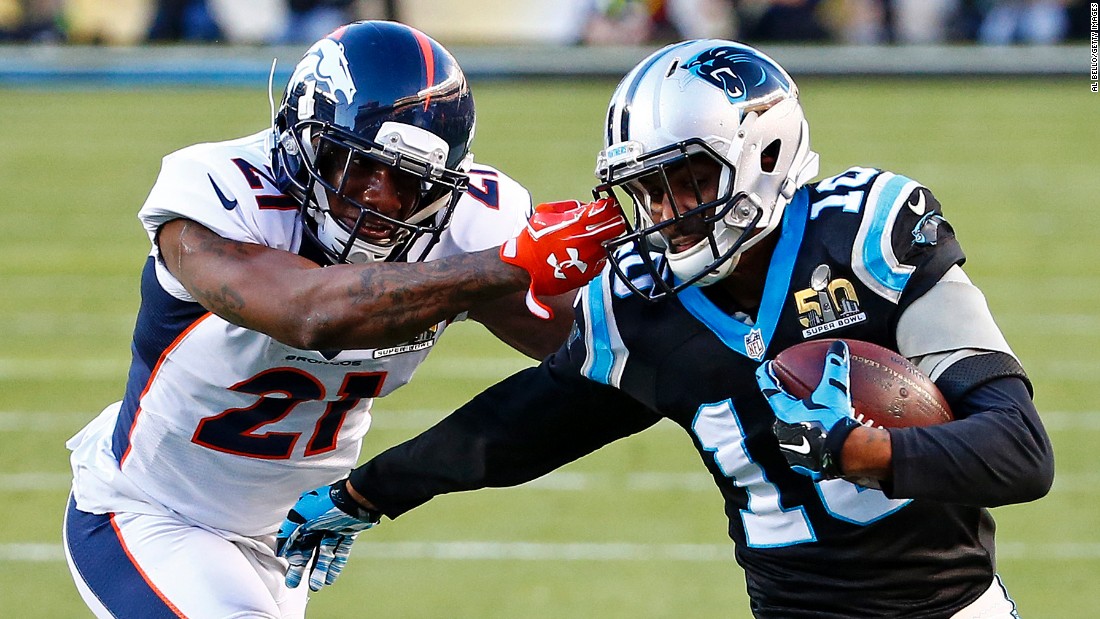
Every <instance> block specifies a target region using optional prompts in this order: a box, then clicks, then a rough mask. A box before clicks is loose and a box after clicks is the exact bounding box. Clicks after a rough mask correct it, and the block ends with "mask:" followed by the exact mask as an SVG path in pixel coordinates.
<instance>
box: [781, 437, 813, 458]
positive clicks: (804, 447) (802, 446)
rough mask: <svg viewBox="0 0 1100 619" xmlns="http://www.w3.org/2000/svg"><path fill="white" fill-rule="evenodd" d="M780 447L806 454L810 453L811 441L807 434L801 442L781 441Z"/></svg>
mask: <svg viewBox="0 0 1100 619" xmlns="http://www.w3.org/2000/svg"><path fill="white" fill-rule="evenodd" d="M779 448H780V449H786V450H787V451H793V452H795V453H797V454H802V455H804V456H808V455H810V441H808V440H806V437H805V436H803V437H802V442H801V443H780V444H779Z"/></svg>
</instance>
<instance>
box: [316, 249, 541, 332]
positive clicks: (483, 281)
mask: <svg viewBox="0 0 1100 619" xmlns="http://www.w3.org/2000/svg"><path fill="white" fill-rule="evenodd" d="M325 271H326V273H325V274H324V277H323V278H318V282H317V283H318V290H316V291H315V292H313V293H311V294H309V295H308V300H307V303H308V310H309V311H308V312H305V313H304V314H302V316H303V318H304V320H303V322H304V323H306V324H305V325H303V327H304V328H303V329H302V331H301V332H300V333H299V334H297V337H299V338H300V341H299V342H298V343H299V344H301V346H299V347H300V348H305V349H310V350H324V349H328V348H353V347H354V348H380V347H384V346H392V345H396V344H400V343H402V342H405V341H408V340H409V339H410V338H412V337H414V336H416V335H417V334H419V333H422V332H423V331H424V330H425V329H427V328H429V327H431V326H432V325H434V324H436V323H438V322H440V321H442V320H447V319H449V318H453V317H454V316H456V315H458V314H460V313H462V312H464V311H466V310H468V309H469V308H470V307H472V306H475V305H478V304H484V303H488V302H492V301H493V300H494V299H498V298H500V297H503V296H505V295H508V294H510V293H515V292H518V291H521V290H523V289H524V288H526V286H527V284H528V281H529V279H528V276H527V274H526V272H525V271H523V269H519V268H517V267H513V266H511V265H508V264H505V263H503V262H501V261H500V259H499V257H498V256H497V250H496V249H495V248H494V249H488V250H485V251H481V252H477V253H473V254H462V255H458V256H452V257H449V258H446V259H443V260H437V261H432V262H423V263H382V264H378V263H375V264H369V265H337V266H332V267H328V268H326V269H325Z"/></svg>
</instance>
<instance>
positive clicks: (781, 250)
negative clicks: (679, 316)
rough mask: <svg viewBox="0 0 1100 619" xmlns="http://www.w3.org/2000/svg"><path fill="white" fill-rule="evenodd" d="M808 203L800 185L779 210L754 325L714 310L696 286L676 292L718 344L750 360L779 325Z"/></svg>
mask: <svg viewBox="0 0 1100 619" xmlns="http://www.w3.org/2000/svg"><path fill="white" fill-rule="evenodd" d="M808 206H809V190H807V189H806V188H805V187H803V188H802V189H800V190H799V191H798V192H797V193H795V195H794V198H793V199H792V200H791V203H790V204H788V205H787V208H786V210H785V211H784V213H783V224H782V226H781V227H780V229H779V231H778V233H779V241H778V242H777V243H776V246H775V251H774V252H773V253H772V259H771V262H770V263H769V265H768V275H767V280H766V281H765V283H764V295H763V298H762V299H761V301H760V311H759V312H758V313H757V320H756V324H754V325H749V324H747V323H745V322H742V321H741V320H738V319H736V318H734V317H732V316H730V315H728V314H726V313H725V312H723V311H722V310H720V309H718V307H717V306H716V305H715V304H714V303H713V302H712V301H711V300H710V299H708V298H707V296H706V295H705V294H703V292H702V290H700V289H699V288H697V287H694V286H693V287H690V288H686V289H684V290H681V291H680V293H679V294H678V295H677V296H678V297H679V299H680V303H681V304H683V306H684V308H685V309H687V311H688V312H689V313H690V314H691V315H692V316H694V317H695V318H696V320H698V321H699V322H701V323H703V325H705V326H706V327H707V328H708V329H710V330H711V331H712V332H713V333H714V334H715V335H716V336H718V339H720V340H722V343H724V344H725V345H726V346H727V347H729V348H731V349H732V350H735V351H737V352H738V353H741V354H742V355H744V356H746V357H749V358H750V359H755V360H757V361H760V360H763V358H764V354H765V352H766V351H767V348H768V344H769V343H771V340H772V336H773V335H774V333H775V328H776V325H778V324H779V315H780V313H782V311H783V301H784V299H785V298H786V296H787V290H788V288H789V287H790V282H791V274H792V272H793V271H794V263H795V259H796V258H797V257H798V250H799V248H800V247H801V246H802V237H803V234H804V233H805V231H806V220H807V217H808V215H809V209H808Z"/></svg>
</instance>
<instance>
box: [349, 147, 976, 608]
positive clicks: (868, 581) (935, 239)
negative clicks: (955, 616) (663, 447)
mask: <svg viewBox="0 0 1100 619" xmlns="http://www.w3.org/2000/svg"><path fill="white" fill-rule="evenodd" d="M775 234H778V235H779V237H778V240H777V245H776V247H775V251H774V254H773V257H772V259H771V263H770V267H769V270H768V275H767V281H766V283H765V285H764V291H763V299H762V302H761V305H760V307H759V309H758V311H757V313H756V316H755V319H754V320H752V319H749V318H748V317H746V316H740V317H731V316H730V315H728V314H726V313H725V312H723V311H721V310H719V309H718V308H717V307H716V306H715V305H714V304H713V303H712V302H711V301H710V299H709V298H708V297H707V295H705V294H704V293H703V291H702V290H701V289H700V288H688V289H686V290H684V291H682V292H680V293H679V294H678V295H676V296H674V297H670V298H667V299H665V300H663V301H661V302H657V303H653V302H647V301H645V300H643V299H642V298H640V296H639V295H637V294H634V293H633V292H632V291H631V288H630V287H629V286H627V285H626V284H625V283H624V282H623V281H621V280H618V279H616V278H615V277H613V276H612V275H611V272H610V271H607V270H605V272H604V273H603V274H602V275H601V276H599V277H598V278H596V279H595V280H593V281H592V282H591V283H590V284H589V285H588V286H587V287H586V288H584V289H583V290H582V291H581V294H580V296H579V298H578V303H577V328H576V329H575V331H574V334H573V336H572V337H571V339H570V341H569V342H568V343H567V344H566V345H565V346H564V347H563V348H562V349H561V350H560V351H559V352H558V353H556V354H555V355H553V356H551V357H550V358H549V359H547V360H546V361H545V362H544V363H543V364H542V365H541V366H540V367H538V368H532V369H530V370H527V371H524V372H521V373H519V374H517V375H515V376H513V377H511V378H508V379H506V380H504V381H503V382H501V383H499V384H498V385H496V386H494V387H492V388H490V389H489V390H487V391H486V392H485V393H483V394H482V395H480V396H479V397H477V398H475V399H474V400H473V401H472V402H471V403H469V404H467V405H466V406H464V407H463V408H462V409H460V410H459V411H457V412H456V413H455V414H454V415H452V416H451V417H449V418H448V419H446V420H444V421H443V422H441V424H440V425H439V426H437V427H436V428H433V429H432V430H430V431H429V432H427V433H425V434H423V435H421V436H420V437H418V438H417V439H414V440H413V441H410V442H409V443H406V444H405V445H401V446H398V447H396V448H394V449H392V450H390V451H389V452H386V453H384V454H382V455H381V456H379V457H378V458H376V459H374V460H373V461H371V462H370V463H368V464H367V465H365V466H364V467H362V468H360V469H359V470H357V471H355V472H354V473H353V475H352V483H353V485H354V486H355V487H356V488H357V489H359V490H360V491H361V492H362V493H363V494H364V495H366V496H367V498H368V499H370V500H371V501H372V502H373V503H374V504H375V505H376V506H378V507H380V508H381V509H382V511H383V512H384V513H385V514H387V515H389V516H391V517H394V516H396V515H398V514H400V513H402V512H404V511H406V510H407V509H411V508H412V507H415V506H416V505H418V504H420V503H422V502H424V501H426V500H428V499H429V498H431V497H432V496H434V495H437V494H441V493H443V492H451V491H455V490H465V489H472V488H479V487H485V486H507V485H514V484H517V483H521V482H524V481H527V480H530V479H533V478H535V477H537V476H539V475H541V474H544V473H546V472H548V471H550V470H552V469H554V468H556V467H558V466H560V465H562V464H564V463H566V462H569V461H571V460H574V459H576V458H579V457H581V456H583V455H584V454H586V453H589V452H591V451H592V450H594V449H597V448H598V447H600V446H602V445H604V444H607V443H609V442H611V441H613V440H616V439H618V438H621V437H623V436H626V435H629V434H632V433H634V432H638V431H640V430H642V429H645V428H647V427H649V426H651V425H653V424H654V423H656V422H657V421H658V420H659V419H661V418H667V419H670V420H672V421H673V422H675V423H676V424H678V425H679V426H680V427H682V428H683V429H684V430H685V431H686V432H687V433H688V434H689V435H690V436H691V438H692V440H693V441H694V444H695V446H696V448H697V450H698V452H699V455H700V456H701V458H702V461H703V463H704V464H705V466H706V467H707V469H708V470H709V471H710V473H711V474H712V475H713V478H714V481H715V483H716V485H717V486H718V488H719V490H720V491H721V493H722V495H723V497H724V499H725V511H726V514H727V516H728V518H729V534H730V537H731V538H732V539H733V540H734V542H735V545H736V556H737V560H738V562H739V563H740V565H741V566H742V567H743V568H744V570H745V574H746V580H747V584H748V592H749V594H750V597H751V599H752V604H753V612H754V613H755V614H757V615H758V616H762V617H772V616H774V617H801V616H804V617H811V616H812V617H834V616H835V617H842V616H843V617H853V616H858V617H872V616H901V615H904V616H907V617H946V616H949V615H950V614H951V613H953V612H954V611H956V610H958V609H959V608H961V607H962V606H965V605H966V604H967V603H969V602H971V601H973V600H974V599H975V598H977V597H978V596H979V595H980V594H981V593H982V592H983V591H984V590H985V589H986V588H987V587H989V585H990V582H991V581H992V579H993V575H994V569H995V568H994V558H993V548H992V538H993V523H992V520H991V518H990V517H989V514H988V512H987V511H986V510H984V509H982V508H980V507H970V506H964V505H961V504H953V503H948V502H941V501H931V500H922V499H897V498H890V496H888V495H887V494H885V493H884V492H883V491H880V490H877V489H871V488H866V487H862V486H858V485H856V484H853V483H851V482H849V481H846V480H843V479H836V480H828V481H822V482H818V483H814V482H813V481H811V480H810V479H809V478H808V477H806V476H803V475H799V474H797V473H795V472H793V471H792V470H791V468H790V466H789V465H788V464H787V461H786V460H785V458H784V457H783V455H782V453H781V452H780V450H779V447H778V443H777V442H776V439H775V436H774V434H773V433H772V430H771V427H772V423H773V421H774V415H773V413H772V410H771V409H770V408H769V406H768V404H767V402H766V401H765V399H764V397H763V396H762V394H761V392H760V389H759V387H758V385H757V383H756V379H755V371H756V369H757V367H758V366H759V365H760V364H761V363H762V362H763V361H764V360H766V359H769V358H773V357H774V356H775V355H776V354H777V353H778V352H779V351H781V350H783V349H785V348H787V347H789V346H791V345H793V344H796V343H798V342H802V341H805V340H810V339H815V338H826V337H845V338H852V339H859V340H866V341H869V342H874V343H877V344H880V345H882V346H886V347H888V348H894V349H895V350H896V348H897V343H896V341H895V328H896V326H897V321H898V318H899V315H900V314H901V312H902V311H903V310H904V309H905V308H906V307H907V305H908V303H910V302H911V301H912V300H915V299H916V298H918V297H919V296H920V295H921V294H923V293H924V292H926V291H927V290H928V289H929V288H930V287H931V286H933V285H934V284H935V283H936V282H937V281H939V280H940V278H941V277H942V276H943V275H944V274H945V273H946V272H947V270H948V269H950V268H951V267H952V266H953V265H957V264H961V263H962V261H963V259H964V256H963V252H962V250H961V249H960V247H959V244H958V243H957V242H956V239H955V237H954V234H953V232H952V230H951V227H950V226H949V225H948V224H947V222H946V221H945V220H944V219H943V217H942V215H941V213H940V208H939V204H938V203H937V202H936V200H935V198H934V197H933V196H932V194H931V193H930V192H929V191H928V190H927V189H925V188H924V187H922V186H920V185H919V184H918V183H916V182H915V181H912V180H910V179H908V178H905V177H903V176H899V175H895V174H892V173H889V172H883V171H880V170H875V169H869V168H852V169H850V170H848V171H847V172H845V173H843V174H841V175H839V176H835V177H833V178H830V179H827V180H824V181H821V182H819V183H816V184H814V185H811V186H807V187H804V188H802V189H801V190H800V191H798V192H797V193H796V195H795V197H794V198H793V200H792V202H791V203H790V205H788V207H787V209H786V212H785V215H784V221H783V225H782V227H781V228H780V229H779V230H778V231H777V232H775ZM624 262H626V263H629V262H630V261H629V260H625V261H624ZM640 262H641V261H640V259H639V260H638V263H639V264H640ZM625 273H626V275H627V276H628V277H631V278H633V280H632V283H633V285H634V286H636V287H638V288H639V289H645V287H646V286H647V285H650V284H651V283H652V282H648V283H647V280H646V278H647V277H648V275H646V274H645V273H643V272H642V270H641V269H639V270H638V272H634V271H632V270H631V268H630V267H627V268H626V269H625ZM948 425H950V424H948Z"/></svg>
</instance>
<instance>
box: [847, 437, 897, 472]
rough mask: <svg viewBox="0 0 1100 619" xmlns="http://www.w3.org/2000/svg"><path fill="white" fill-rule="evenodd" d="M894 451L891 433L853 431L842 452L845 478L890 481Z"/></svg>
mask: <svg viewBox="0 0 1100 619" xmlns="http://www.w3.org/2000/svg"><path fill="white" fill-rule="evenodd" d="M892 455H893V449H892V447H891V444H890V433H889V432H888V431H886V430H883V429H881V428H867V427H859V428H856V429H855V430H852V433H851V434H849V435H848V439H847V440H846V441H844V447H842V448H841V451H840V468H841V471H842V472H843V473H844V476H845V477H856V478H869V479H877V480H883V479H889V478H890V476H891V475H892V466H891V464H890V460H891V457H892Z"/></svg>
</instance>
